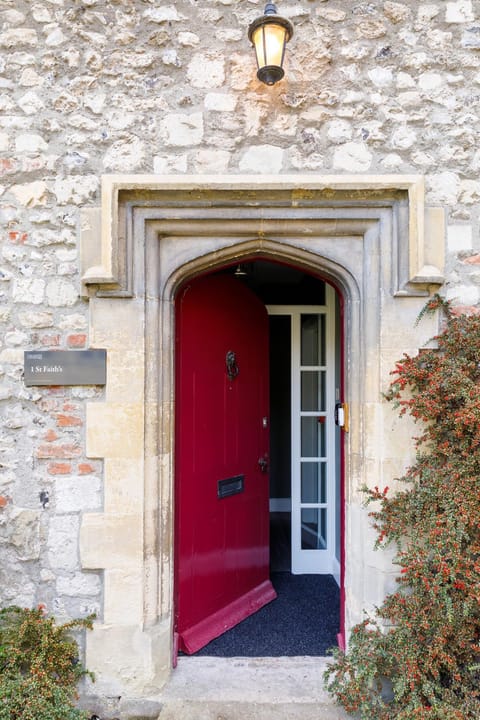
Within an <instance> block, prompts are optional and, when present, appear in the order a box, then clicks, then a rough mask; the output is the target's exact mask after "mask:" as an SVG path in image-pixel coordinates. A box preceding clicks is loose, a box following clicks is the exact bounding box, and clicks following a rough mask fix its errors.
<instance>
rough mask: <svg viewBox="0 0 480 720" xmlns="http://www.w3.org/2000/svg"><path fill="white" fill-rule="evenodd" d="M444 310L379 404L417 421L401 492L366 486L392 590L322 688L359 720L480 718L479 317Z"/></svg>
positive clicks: (432, 305)
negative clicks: (394, 569)
mask: <svg viewBox="0 0 480 720" xmlns="http://www.w3.org/2000/svg"><path fill="white" fill-rule="evenodd" d="M439 308H440V309H441V310H443V312H444V313H445V324H444V327H443V331H442V332H441V334H440V335H439V336H438V337H437V338H436V341H437V342H436V344H437V347H436V348H432V349H427V350H422V351H421V352H420V353H419V354H418V355H416V356H414V357H411V356H409V355H404V357H403V358H402V360H400V361H399V362H398V363H397V365H396V368H395V370H394V371H393V373H392V375H393V380H392V383H391V386H390V389H389V392H388V393H387V399H388V400H389V401H391V402H393V403H394V404H395V406H396V407H397V408H399V412H400V414H404V413H408V414H410V415H411V416H412V417H413V418H414V419H415V421H417V422H418V423H419V427H420V428H421V429H420V434H419V436H418V437H417V438H415V442H416V448H417V456H416V462H415V464H414V465H413V466H412V467H410V468H409V469H408V470H407V472H406V474H405V476H404V477H402V478H400V481H401V483H402V484H403V485H404V487H403V488H402V487H401V489H400V490H399V491H398V492H396V493H391V492H390V490H389V489H388V488H387V487H386V488H378V487H376V488H374V489H373V490H372V489H365V493H366V497H367V502H368V503H371V507H372V508H373V509H372V511H371V513H370V515H371V518H372V521H373V523H374V526H375V529H376V530H377V532H378V538H377V546H378V547H384V546H385V545H387V544H389V543H396V546H397V549H398V551H397V553H396V559H395V562H396V563H397V564H398V565H399V566H400V572H399V577H398V588H397V591H396V592H394V593H392V594H391V595H389V596H387V598H386V599H385V601H384V603H383V605H382V606H381V607H380V608H378V609H377V611H376V614H375V616H374V617H366V619H365V621H364V622H362V623H361V624H359V625H357V626H355V627H354V628H353V632H352V634H351V637H350V641H349V648H348V652H347V653H343V652H341V651H339V650H334V651H333V652H334V661H333V663H332V666H331V667H330V668H329V669H328V670H327V672H326V682H327V687H328V689H329V690H330V692H331V693H332V694H333V695H334V696H335V697H336V699H337V701H338V702H339V703H340V704H341V705H343V706H344V707H345V708H346V709H347V711H349V712H352V713H353V712H355V713H358V715H359V716H360V717H361V718H362V719H364V720H373V719H375V720H470V719H471V720H474V719H475V720H478V718H480V645H479V643H480V317H479V316H467V315H458V316H455V315H454V314H453V312H452V311H451V308H450V306H449V305H448V304H447V303H445V301H443V300H442V299H441V298H439V297H438V296H435V297H434V298H432V300H431V301H430V302H429V303H428V304H427V306H426V310H427V311H433V310H437V309H439Z"/></svg>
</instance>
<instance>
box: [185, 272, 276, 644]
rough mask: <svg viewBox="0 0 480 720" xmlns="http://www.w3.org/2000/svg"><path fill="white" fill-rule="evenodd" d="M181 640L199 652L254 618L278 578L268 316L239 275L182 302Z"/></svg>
mask: <svg viewBox="0 0 480 720" xmlns="http://www.w3.org/2000/svg"><path fill="white" fill-rule="evenodd" d="M176 328H177V330H176V341H177V345H176V372H177V384H176V388H177V399H176V574H175V581H176V639H177V641H178V649H179V650H181V651H183V652H187V653H194V652H196V651H197V650H199V649H200V648H201V647H203V646H204V645H206V644H207V643H208V642H210V640H212V639H213V638H215V637H217V636H218V635H220V634H221V633H223V632H225V631H226V630H228V629H229V628H231V627H233V626H234V625H236V624H237V623H238V622H240V621H241V620H243V619H244V618H246V617H247V616H249V615H251V614H252V613H253V612H255V611H256V610H258V609H260V607H262V606H263V605H265V604H266V603H267V602H270V600H273V599H274V597H275V596H276V595H275V591H274V589H273V587H272V585H271V583H270V579H269V498H268V496H269V481H268V449H269V447H268V437H269V427H268V426H269V422H268V316H267V312H266V309H265V307H264V305H263V304H262V303H261V302H260V300H259V299H258V298H257V297H256V296H255V295H254V294H253V293H252V292H251V291H250V290H249V289H248V288H247V287H245V286H244V285H243V284H242V283H241V281H239V280H237V279H236V278H235V277H233V276H231V275H227V274H225V275H211V276H204V277H201V278H197V279H195V280H193V281H192V282H191V283H189V285H188V286H186V287H185V288H183V289H182V290H181V292H180V293H179V296H178V298H177V302H176Z"/></svg>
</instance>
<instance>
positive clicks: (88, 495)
mask: <svg viewBox="0 0 480 720" xmlns="http://www.w3.org/2000/svg"><path fill="white" fill-rule="evenodd" d="M100 506H101V483H100V479H99V478H97V477H95V476H93V475H86V476H71V475H69V476H67V477H58V478H57V479H56V481H55V508H56V511H57V512H59V513H68V512H79V511H83V510H98V509H99V508H100Z"/></svg>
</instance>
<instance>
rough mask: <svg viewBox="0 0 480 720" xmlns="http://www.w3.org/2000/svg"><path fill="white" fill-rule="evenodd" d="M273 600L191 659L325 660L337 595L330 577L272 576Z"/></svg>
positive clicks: (334, 629)
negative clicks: (296, 657)
mask: <svg viewBox="0 0 480 720" xmlns="http://www.w3.org/2000/svg"><path fill="white" fill-rule="evenodd" d="M272 583H273V585H274V587H275V590H276V591H277V593H278V597H277V599H276V600H273V601H272V602H271V603H268V605H265V607H263V608H262V609H261V610H259V611H258V612H256V613H255V614H254V615H251V616H250V617H248V618H247V619H246V620H243V621H242V622H241V623H239V624H238V625H237V626H236V627H234V628H232V630H229V631H228V632H226V633H224V634H223V635H221V636H220V637H218V638H216V639H215V640H212V642H210V643H209V644H208V645H206V646H205V647H204V648H202V649H201V650H199V651H198V652H197V653H195V654H196V655H211V656H216V657H279V656H290V657H293V656H298V655H313V656H322V655H326V651H327V649H328V648H330V647H332V646H334V645H336V638H337V633H338V631H339V605H340V593H339V588H338V585H337V583H336V582H335V580H334V578H333V577H332V576H331V575H292V574H291V573H289V572H277V573H272Z"/></svg>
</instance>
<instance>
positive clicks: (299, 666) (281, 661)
mask: <svg viewBox="0 0 480 720" xmlns="http://www.w3.org/2000/svg"><path fill="white" fill-rule="evenodd" d="M327 663H328V659H326V658H312V657H294V658H213V657H180V658H179V661H178V666H177V668H176V669H175V670H174V671H173V673H172V676H171V679H170V681H169V682H168V684H167V686H166V687H165V688H164V691H163V692H162V695H161V697H160V698H159V700H160V704H161V707H162V709H161V711H160V715H159V716H158V720H260V719H261V720H287V719H288V720H347V719H349V720H352V716H351V715H348V714H347V713H345V711H344V710H343V709H342V708H340V707H338V706H337V705H335V703H334V702H333V700H332V698H331V696H330V695H329V694H328V693H327V692H326V691H325V688H324V684H323V672H324V670H325V667H326V665H327Z"/></svg>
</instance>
